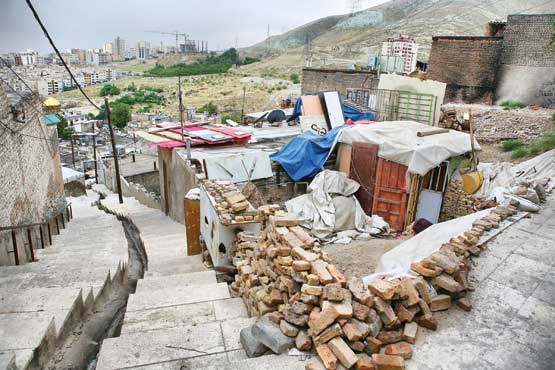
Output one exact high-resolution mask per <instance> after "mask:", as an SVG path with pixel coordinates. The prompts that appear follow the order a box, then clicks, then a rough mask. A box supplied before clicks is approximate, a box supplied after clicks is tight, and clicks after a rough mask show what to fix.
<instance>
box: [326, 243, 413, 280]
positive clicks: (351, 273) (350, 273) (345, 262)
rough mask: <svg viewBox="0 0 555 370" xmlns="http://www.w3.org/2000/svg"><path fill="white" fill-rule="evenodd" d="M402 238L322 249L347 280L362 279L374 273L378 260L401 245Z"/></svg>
mask: <svg viewBox="0 0 555 370" xmlns="http://www.w3.org/2000/svg"><path fill="white" fill-rule="evenodd" d="M404 240H405V239H404V238H403V237H399V238H391V239H370V240H353V241H352V242H351V243H350V244H328V245H325V246H324V247H323V250H324V251H325V252H327V253H328V254H329V256H330V258H331V260H332V261H333V263H334V264H335V265H336V266H337V267H338V268H339V270H340V271H343V273H344V274H345V276H346V277H347V279H349V278H351V277H359V278H361V277H364V276H366V275H369V274H371V273H373V272H374V270H375V269H376V266H377V265H378V260H379V259H380V257H381V256H382V254H384V253H385V252H387V251H388V250H390V249H392V248H394V247H396V246H397V245H399V244H401V243H402V242H403V241H404Z"/></svg>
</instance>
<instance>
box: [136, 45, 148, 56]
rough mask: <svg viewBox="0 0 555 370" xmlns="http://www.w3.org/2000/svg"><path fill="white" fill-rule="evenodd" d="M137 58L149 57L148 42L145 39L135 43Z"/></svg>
mask: <svg viewBox="0 0 555 370" xmlns="http://www.w3.org/2000/svg"><path fill="white" fill-rule="evenodd" d="M136 51H137V54H136V58H137V59H148V58H149V57H150V43H149V42H146V41H139V42H138V43H137V49H136Z"/></svg>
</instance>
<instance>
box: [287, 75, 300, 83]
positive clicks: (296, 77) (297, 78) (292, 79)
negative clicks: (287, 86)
mask: <svg viewBox="0 0 555 370" xmlns="http://www.w3.org/2000/svg"><path fill="white" fill-rule="evenodd" d="M289 78H290V79H291V82H293V83H294V84H298V83H299V82H301V80H300V78H299V75H298V74H296V73H292V74H291V76H289Z"/></svg>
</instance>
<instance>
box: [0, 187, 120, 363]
mask: <svg viewBox="0 0 555 370" xmlns="http://www.w3.org/2000/svg"><path fill="white" fill-rule="evenodd" d="M97 199H98V196H97V195H96V194H95V193H89V194H88V195H87V196H84V197H79V198H74V199H71V201H72V203H73V214H74V219H73V220H72V221H71V222H69V223H68V224H67V227H66V229H64V230H62V231H61V234H60V235H55V236H53V244H52V246H50V247H47V248H46V249H37V250H36V251H35V256H36V259H37V261H36V262H33V263H29V264H25V265H20V266H5V267H0V370H4V369H15V368H17V369H20V370H23V369H27V368H30V369H37V368H41V367H42V366H43V365H44V364H45V363H46V362H47V361H48V360H49V359H50V357H51V355H52V354H53V352H54V349H55V347H56V345H57V344H59V343H61V342H62V341H63V340H64V339H65V338H66V336H67V335H68V333H69V332H70V331H71V330H72V329H73V328H74V327H75V325H76V324H78V323H79V322H80V320H81V319H82V318H83V316H84V314H85V313H86V312H87V311H88V310H90V309H91V308H92V307H93V305H94V303H95V302H96V301H97V300H98V299H99V298H100V297H102V296H103V294H104V293H105V292H107V290H108V289H110V287H112V286H113V284H120V283H121V282H122V281H123V279H126V273H127V263H128V250H127V239H126V237H125V234H124V230H123V228H122V226H121V223H120V222H119V221H118V220H117V219H116V217H114V216H113V215H109V214H106V213H105V212H103V211H101V210H99V209H98V208H97V207H94V206H91V205H92V203H93V202H94V201H96V200H97Z"/></svg>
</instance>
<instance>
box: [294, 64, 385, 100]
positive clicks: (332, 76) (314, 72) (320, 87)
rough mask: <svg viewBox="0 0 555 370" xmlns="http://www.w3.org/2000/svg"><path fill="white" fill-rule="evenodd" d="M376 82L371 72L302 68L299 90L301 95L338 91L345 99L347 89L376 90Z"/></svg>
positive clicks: (376, 78) (377, 80) (374, 74)
mask: <svg viewBox="0 0 555 370" xmlns="http://www.w3.org/2000/svg"><path fill="white" fill-rule="evenodd" d="M378 82H379V78H378V76H377V74H376V73H375V72H373V71H351V70H346V69H345V70H344V69H316V68H304V69H303V79H302V86H301V88H302V93H303V94H315V93H318V92H322V91H338V92H339V94H340V95H341V96H342V97H346V96H347V89H351V88H355V89H356V88H358V89H360V88H365V89H377V88H378Z"/></svg>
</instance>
